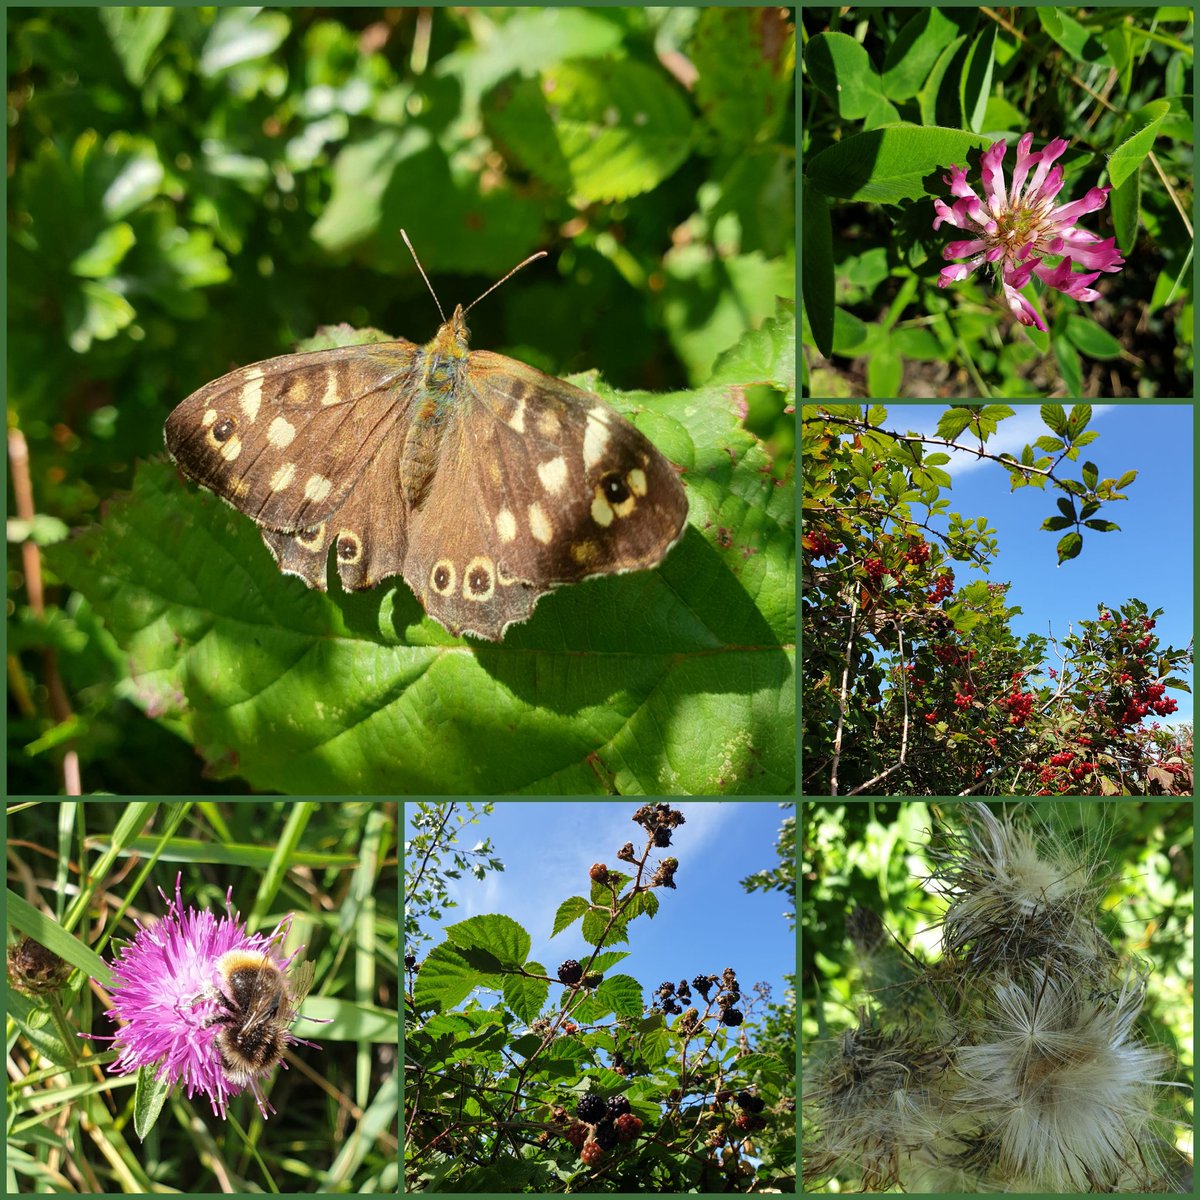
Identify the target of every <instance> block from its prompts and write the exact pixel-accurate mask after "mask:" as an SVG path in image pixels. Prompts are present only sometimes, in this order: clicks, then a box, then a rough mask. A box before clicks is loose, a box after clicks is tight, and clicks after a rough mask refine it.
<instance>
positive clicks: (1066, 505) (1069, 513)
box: [1054, 496, 1079, 521]
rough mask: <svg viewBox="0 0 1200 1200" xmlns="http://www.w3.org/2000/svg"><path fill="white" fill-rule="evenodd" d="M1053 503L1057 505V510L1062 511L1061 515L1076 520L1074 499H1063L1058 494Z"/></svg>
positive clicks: (1077, 515)
mask: <svg viewBox="0 0 1200 1200" xmlns="http://www.w3.org/2000/svg"><path fill="white" fill-rule="evenodd" d="M1054 503H1055V504H1057V505H1058V511H1059V512H1060V513H1062V515H1063V516H1064V517H1066V518H1067V520H1068V521H1077V520H1078V519H1079V514H1078V513H1077V512H1076V511H1075V501H1074V500H1065V499H1063V497H1061V496H1060V497H1059V498H1058V499H1057V500H1055V502H1054Z"/></svg>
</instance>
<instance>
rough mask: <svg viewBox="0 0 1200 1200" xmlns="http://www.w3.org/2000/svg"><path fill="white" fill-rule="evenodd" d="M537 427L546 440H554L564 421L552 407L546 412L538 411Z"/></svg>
mask: <svg viewBox="0 0 1200 1200" xmlns="http://www.w3.org/2000/svg"><path fill="white" fill-rule="evenodd" d="M537 427H538V433H540V434H541V435H542V437H544V438H545V439H546V441H548V442H552V441H554V439H555V438H557V437H558V435H559V431H560V430H561V429H562V422H561V421H559V419H558V413H556V412H554V411H552V410H551V409H546V410H545V411H544V412H540V413H538V419H537Z"/></svg>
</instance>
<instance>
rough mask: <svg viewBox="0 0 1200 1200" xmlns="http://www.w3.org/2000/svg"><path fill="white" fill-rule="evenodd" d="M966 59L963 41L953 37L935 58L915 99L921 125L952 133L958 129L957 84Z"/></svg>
mask: <svg viewBox="0 0 1200 1200" xmlns="http://www.w3.org/2000/svg"><path fill="white" fill-rule="evenodd" d="M966 56H967V39H966V37H957V38H955V39H954V41H952V42H951V43H950V44H949V45H948V46H947V47H946V48H945V49H944V50H943V51H942V52H941V54H939V55H938V59H937V62H935V63H934V64H933V69H932V70H931V71H930V72H929V77H928V78H927V79H926V80H925V84H924V86H923V87H922V88H921V91H920V93H919V94H918V96H917V103H918V107H919V108H920V112H921V122H922V124H924V125H927V126H930V127H934V126H939V125H940V126H943V127H945V128H948V129H956V128H958V127H959V126H961V125H962V123H963V119H962V96H961V93H960V90H959V83H960V81H961V79H962V69H963V65H964V63H965V61H966Z"/></svg>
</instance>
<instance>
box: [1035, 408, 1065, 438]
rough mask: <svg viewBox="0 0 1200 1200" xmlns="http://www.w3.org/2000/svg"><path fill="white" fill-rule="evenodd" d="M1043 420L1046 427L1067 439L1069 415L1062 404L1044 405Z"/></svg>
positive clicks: (1042, 410)
mask: <svg viewBox="0 0 1200 1200" xmlns="http://www.w3.org/2000/svg"><path fill="white" fill-rule="evenodd" d="M1040 411H1041V414H1042V420H1043V421H1044V422H1045V423H1046V426H1047V427H1048V428H1049V429H1051V430H1053V432H1055V433H1057V434H1058V436H1059V437H1065V436H1066V433H1067V413H1066V410H1065V409H1064V408H1063V406H1062V405H1061V404H1043V405H1042V406H1041V410H1040Z"/></svg>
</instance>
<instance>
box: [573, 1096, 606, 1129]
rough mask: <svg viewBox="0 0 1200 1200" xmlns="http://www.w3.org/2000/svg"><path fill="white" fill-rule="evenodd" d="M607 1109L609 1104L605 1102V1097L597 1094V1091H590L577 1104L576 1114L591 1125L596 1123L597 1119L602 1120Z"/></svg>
mask: <svg viewBox="0 0 1200 1200" xmlns="http://www.w3.org/2000/svg"><path fill="white" fill-rule="evenodd" d="M607 1111H608V1105H607V1104H605V1103H604V1099H603V1097H601V1096H597V1095H596V1094H595V1092H589V1093H588V1094H587V1095H586V1096H584V1097H583V1099H582V1100H580V1101H579V1103H578V1104H577V1105H576V1106H575V1115H576V1116H578V1118H579V1119H580V1120H581V1121H586V1122H587V1123H588V1124H589V1125H595V1124H596V1122H597V1121H599V1120H602V1119H603V1117H604V1114H605V1113H606V1112H607Z"/></svg>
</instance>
